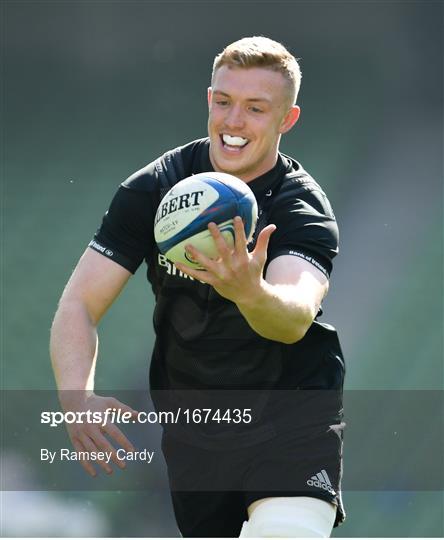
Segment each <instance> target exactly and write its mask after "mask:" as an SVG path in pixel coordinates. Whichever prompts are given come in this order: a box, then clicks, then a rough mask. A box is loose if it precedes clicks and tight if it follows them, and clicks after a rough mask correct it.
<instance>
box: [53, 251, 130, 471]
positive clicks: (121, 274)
mask: <svg viewBox="0 0 444 540" xmlns="http://www.w3.org/2000/svg"><path fill="white" fill-rule="evenodd" d="M130 276H131V273H130V272H129V271H128V270H126V269H125V268H123V267H122V266H120V265H118V264H117V263H115V262H113V261H111V260H109V259H107V258H106V257H104V256H103V255H100V254H99V253H97V252H95V251H93V250H92V249H89V248H88V249H87V250H86V251H85V253H84V254H83V256H82V257H81V259H80V261H79V263H78V265H77V267H76V269H75V270H74V272H73V274H72V276H71V278H70V280H69V282H68V284H67V285H66V288H65V290H64V292H63V295H62V297H61V299H60V302H59V306H58V309H57V312H56V315H55V318H54V322H53V325H52V329H51V340H50V352H51V361H52V365H53V369H54V374H55V378H56V382H57V387H58V390H59V397H60V402H61V405H62V408H63V409H64V410H65V411H67V410H70V411H85V410H94V411H101V412H103V411H105V410H106V409H107V408H112V407H116V408H120V409H122V410H123V411H130V412H131V413H134V412H135V411H133V409H131V408H130V407H128V406H127V405H124V404H123V403H120V402H119V401H117V400H116V399H114V398H108V397H100V396H96V395H95V394H94V393H93V390H94V370H95V361H96V357H97V344H98V339H97V324H98V323H99V321H100V319H101V318H102V316H103V315H104V314H105V312H106V311H107V309H108V308H109V307H110V306H111V304H112V303H113V301H114V300H115V299H116V298H117V296H118V295H119V293H120V292H121V290H122V289H123V287H124V286H125V284H126V282H127V281H128V279H129V277H130ZM67 429H68V433H69V435H70V438H71V441H72V443H73V445H74V447H75V448H76V450H77V451H83V450H88V451H97V450H105V451H111V452H113V461H114V463H115V464H116V465H118V466H120V467H123V466H124V464H123V462H122V461H119V460H117V459H116V457H115V449H114V448H113V446H112V445H111V443H110V442H109V440H108V439H107V438H106V437H104V435H103V433H102V432H101V431H100V427H99V426H98V425H97V424H88V423H85V424H70V425H68V426H67ZM103 430H104V432H105V433H106V434H108V436H109V437H110V438H112V439H114V440H115V441H116V442H118V443H119V444H120V445H121V446H122V447H124V448H126V449H127V450H131V449H132V445H131V443H130V442H129V441H128V440H127V439H126V437H125V436H124V435H123V433H122V432H121V431H120V430H119V429H118V428H117V427H116V426H114V425H107V426H105V427H104V428H103ZM99 464H100V465H101V466H102V468H103V469H104V470H105V471H106V472H107V473H111V472H112V469H111V467H110V466H109V465H108V464H106V463H104V462H101V463H99ZM82 465H83V467H84V469H85V470H86V471H87V472H88V473H89V474H90V475H91V476H95V474H96V472H95V470H94V467H93V466H92V464H91V463H89V462H82Z"/></svg>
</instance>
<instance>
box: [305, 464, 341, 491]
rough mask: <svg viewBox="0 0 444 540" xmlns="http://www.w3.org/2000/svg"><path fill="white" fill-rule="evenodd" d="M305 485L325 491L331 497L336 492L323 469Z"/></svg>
mask: <svg viewBox="0 0 444 540" xmlns="http://www.w3.org/2000/svg"><path fill="white" fill-rule="evenodd" d="M307 485H308V486H310V487H317V488H321V489H325V491H328V492H329V493H331V494H332V495H336V491H335V490H334V489H333V487H332V485H331V482H330V478H329V477H328V474H327V472H326V471H325V469H322V471H321V472H319V473H318V474H316V475H315V476H312V477H311V478H310V479H309V480H307Z"/></svg>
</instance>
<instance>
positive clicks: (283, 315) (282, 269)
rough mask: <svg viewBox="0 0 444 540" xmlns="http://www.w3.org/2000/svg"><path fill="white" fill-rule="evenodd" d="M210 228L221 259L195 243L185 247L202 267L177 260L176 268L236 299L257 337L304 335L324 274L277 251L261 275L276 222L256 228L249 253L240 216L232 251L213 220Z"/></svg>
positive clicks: (322, 292)
mask: <svg viewBox="0 0 444 540" xmlns="http://www.w3.org/2000/svg"><path fill="white" fill-rule="evenodd" d="M208 228H209V230H210V231H211V234H212V236H213V239H214V241H215V243H216V246H217V249H218V252H219V258H218V259H217V260H213V259H209V258H208V257H206V256H205V255H203V254H202V253H200V252H199V251H198V250H197V249H196V248H194V247H193V246H187V247H186V249H187V250H188V251H189V253H190V255H191V257H192V258H193V259H194V260H196V261H197V262H198V263H199V264H200V265H201V266H202V267H203V268H204V269H205V270H195V269H193V268H190V267H189V266H186V265H184V264H176V266H177V268H179V270H181V271H182V272H184V273H185V274H188V275H189V276H192V277H193V278H195V279H198V280H200V281H202V282H204V283H208V284H209V285H212V286H213V287H214V289H215V290H216V291H217V292H218V293H219V294H220V295H221V296H223V297H225V298H227V299H228V300H231V301H232V302H234V303H235V304H236V305H237V307H238V308H239V311H240V312H241V313H242V315H243V316H244V318H245V320H246V321H247V322H248V324H249V325H250V326H251V328H252V329H253V330H254V331H255V332H257V333H258V334H259V335H260V336H262V337H264V338H266V339H271V340H274V341H279V342H281V343H286V344H291V343H296V342H297V341H299V340H300V339H302V338H303V337H304V335H305V333H306V332H307V330H308V328H309V327H310V326H311V324H312V322H313V320H314V318H315V316H316V314H317V312H318V310H319V306H320V304H321V301H322V299H323V298H324V296H325V295H326V293H327V291H328V279H327V277H326V276H325V275H324V274H323V273H322V272H320V271H319V270H318V269H317V268H316V267H315V266H313V265H312V264H311V263H309V262H307V261H305V260H304V259H302V258H299V257H295V256H292V255H280V256H278V257H276V258H275V259H273V260H272V261H271V262H270V264H269V266H268V269H267V273H266V276H265V278H264V276H263V271H264V266H265V262H266V260H267V248H268V243H269V240H270V236H271V234H272V233H273V231H274V230H275V229H276V226H275V225H268V226H267V227H265V228H264V229H263V230H262V231H261V232H260V234H259V236H258V239H257V242H256V247H255V249H254V250H253V251H252V252H251V253H249V252H248V249H247V240H246V238H245V232H244V227H243V224H242V220H241V219H240V218H239V217H236V218H235V219H234V228H235V244H234V249H233V248H230V247H229V246H228V245H227V243H226V242H225V240H224V238H223V237H222V235H221V233H220V231H219V229H218V227H217V226H216V225H215V224H214V223H210V224H209V225H208Z"/></svg>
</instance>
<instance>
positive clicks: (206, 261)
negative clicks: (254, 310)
mask: <svg viewBox="0 0 444 540" xmlns="http://www.w3.org/2000/svg"><path fill="white" fill-rule="evenodd" d="M208 229H209V230H210V232H211V235H212V237H213V239H214V242H215V244H216V246H217V250H218V253H219V258H218V259H217V260H214V259H210V258H209V257H206V256H205V255H204V254H203V253H201V252H200V251H199V250H197V249H196V248H195V247H194V246H192V245H187V246H186V250H187V251H188V252H189V254H190V255H191V257H192V258H193V259H194V260H195V261H197V262H198V263H199V264H200V265H201V266H202V267H203V268H205V270H196V269H193V268H190V267H189V266H186V265H184V264H180V263H176V266H177V268H178V269H179V270H181V271H182V272H183V273H185V274H188V275H189V276H192V277H193V278H195V279H198V280H200V281H203V282H204V283H208V284H209V285H212V286H213V287H214V289H215V290H216V291H217V292H218V293H219V294H220V295H221V296H223V297H224V298H227V299H228V300H231V301H232V302H234V303H236V304H243V303H247V302H249V301H250V300H251V299H252V298H253V297H254V296H255V295H257V293H258V291H259V290H260V288H261V285H262V283H263V281H264V279H263V275H262V274H263V270H264V265H265V261H266V259H267V248H268V242H269V240H270V236H271V235H272V233H273V232H274V230H275V229H276V226H275V225H268V226H267V227H265V228H264V229H263V230H262V231H261V232H260V234H259V236H258V239H257V242H256V246H255V248H254V250H253V251H252V252H251V253H249V252H248V249H247V239H246V237H245V230H244V225H243V223H242V219H241V218H240V217H235V218H234V232H235V240H234V248H230V247H229V246H228V245H227V243H226V241H225V239H224V238H223V236H222V234H221V232H220V230H219V227H218V226H217V225H216V224H215V223H210V224H209V225H208Z"/></svg>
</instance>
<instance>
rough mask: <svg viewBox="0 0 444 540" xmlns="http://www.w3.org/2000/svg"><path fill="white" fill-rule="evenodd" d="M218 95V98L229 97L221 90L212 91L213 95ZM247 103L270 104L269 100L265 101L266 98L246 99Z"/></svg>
mask: <svg viewBox="0 0 444 540" xmlns="http://www.w3.org/2000/svg"><path fill="white" fill-rule="evenodd" d="M215 94H217V95H220V96H224V97H228V98H229V97H231V96H230V94H227V93H226V92H223V91H222V90H214V91H213V95H215ZM247 101H254V102H258V101H259V102H263V103H271V100H269V99H267V98H258V97H257V98H247Z"/></svg>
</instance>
